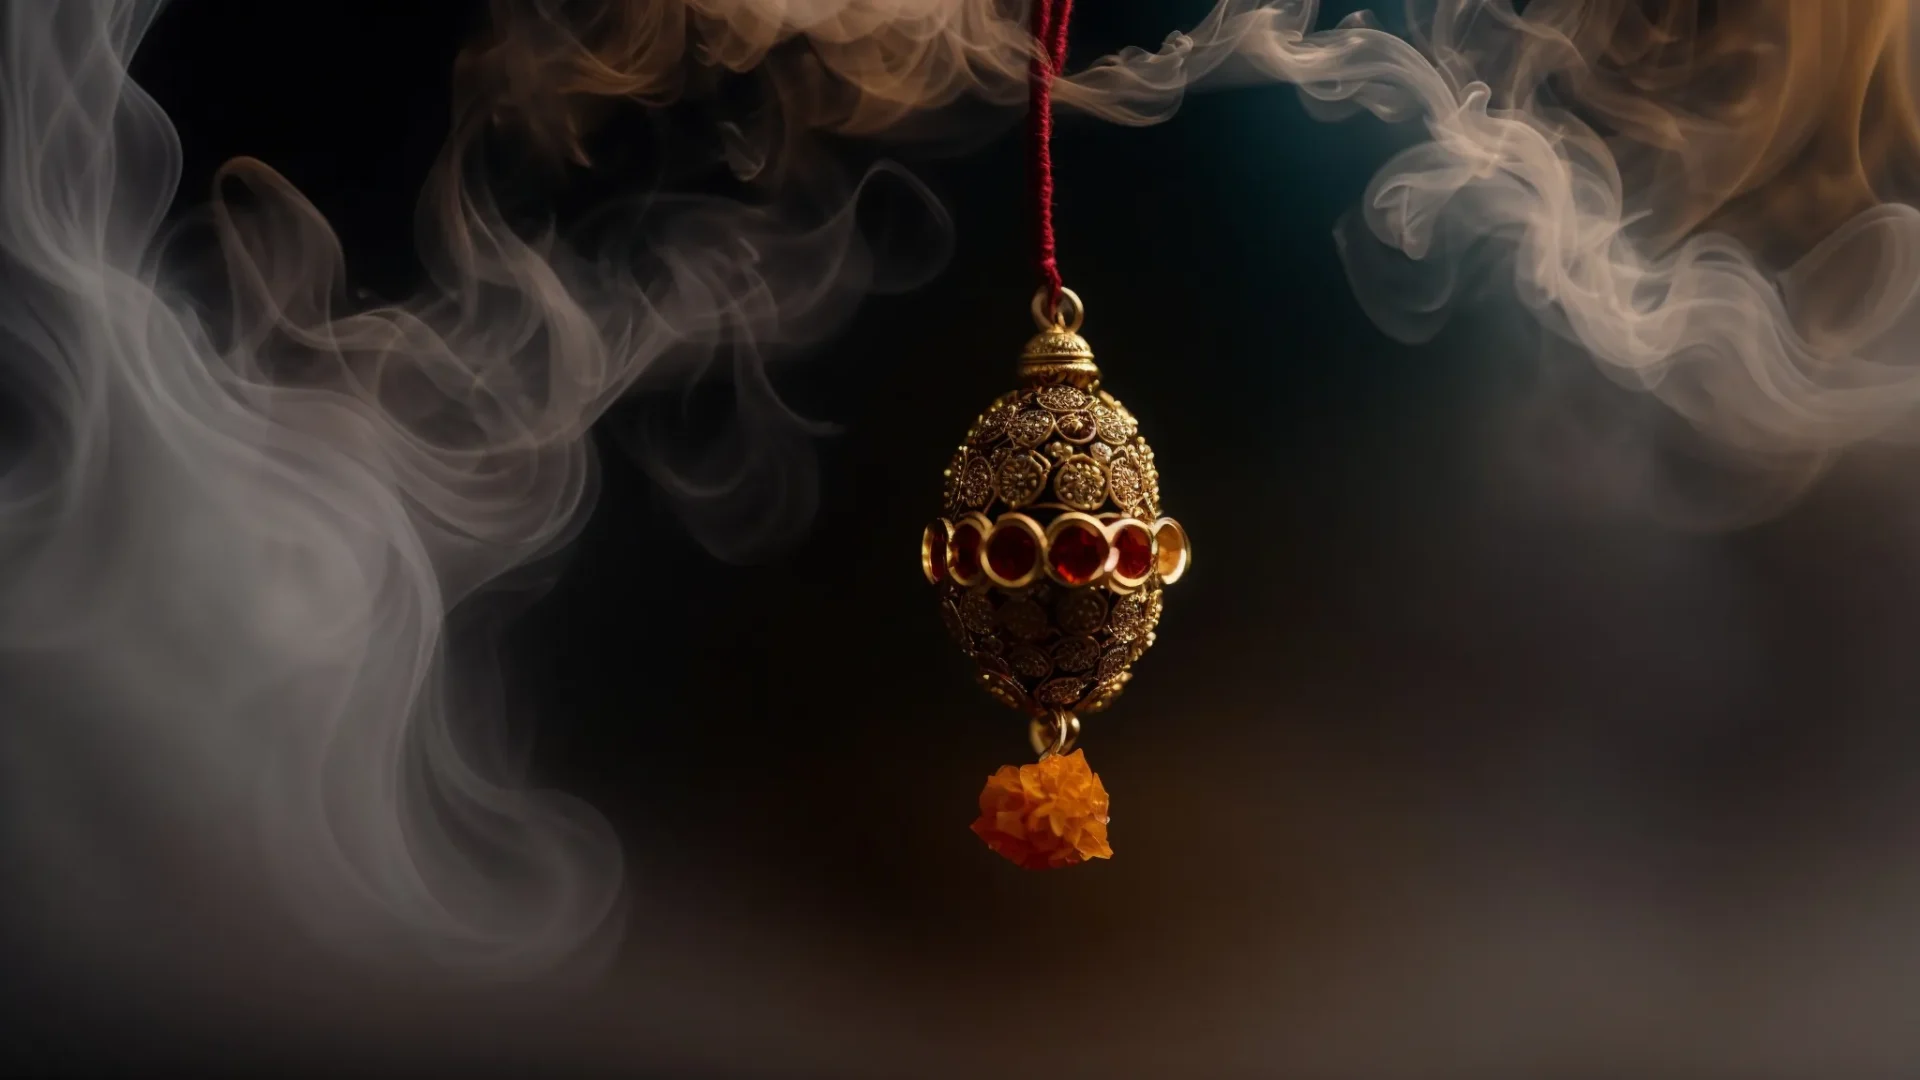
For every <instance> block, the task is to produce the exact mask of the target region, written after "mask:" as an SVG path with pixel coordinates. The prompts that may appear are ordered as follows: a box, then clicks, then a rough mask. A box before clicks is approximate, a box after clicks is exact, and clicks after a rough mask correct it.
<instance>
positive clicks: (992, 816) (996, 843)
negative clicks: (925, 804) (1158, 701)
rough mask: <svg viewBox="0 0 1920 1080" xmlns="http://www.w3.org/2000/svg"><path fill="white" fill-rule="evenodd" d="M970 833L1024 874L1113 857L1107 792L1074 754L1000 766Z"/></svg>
mask: <svg viewBox="0 0 1920 1080" xmlns="http://www.w3.org/2000/svg"><path fill="white" fill-rule="evenodd" d="M973 831H974V832H975V833H977V834H979V837H980V839H982V840H984V841H986V843H987V846H988V847H990V848H992V849H993V850H994V851H995V852H997V853H999V854H1000V855H1002V856H1004V857H1005V858H1006V859H1008V860H1009V861H1011V862H1013V863H1016V864H1018V865H1020V866H1023V867H1026V868H1027V869H1028V870H1049V869H1054V868H1057V867H1062V866H1072V865H1073V864H1075V863H1077V862H1080V861H1082V860H1085V859H1110V858H1112V857H1113V849H1112V848H1111V847H1108V846H1107V789H1106V788H1105V787H1103V786H1102V785H1101V783H1100V777H1099V775H1098V774H1096V773H1095V772H1094V771H1093V770H1092V769H1091V768H1089V767H1088V766H1087V759H1086V756H1085V755H1084V754H1083V753H1082V752H1081V751H1079V750H1075V751H1074V752H1073V753H1071V754H1049V755H1048V756H1046V757H1044V758H1042V759H1041V760H1040V761H1039V762H1037V763H1036V764H1033V765H1021V766H1018V767H1015V766H1012V765H1002V766H1000V770H999V771H998V772H996V773H994V774H993V775H992V776H990V777H988V778H987V786H986V787H984V788H982V789H981V791H980V817H979V819H978V820H976V821H975V822H974V823H973Z"/></svg>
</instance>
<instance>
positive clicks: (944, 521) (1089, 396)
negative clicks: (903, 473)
mask: <svg viewBox="0 0 1920 1080" xmlns="http://www.w3.org/2000/svg"><path fill="white" fill-rule="evenodd" d="M1043 298H1044V293H1043V294H1041V295H1038V296H1036V297H1035V304H1034V315H1035V319H1036V321H1038V322H1040V323H1041V326H1042V329H1041V333H1040V334H1039V335H1038V336H1037V337H1035V338H1034V339H1033V340H1032V341H1031V342H1029V343H1028V345H1027V349H1026V351H1025V352H1024V353H1023V354H1022V356H1021V360H1020V365H1019V376H1020V381H1021V386H1020V388H1019V389H1016V390H1013V391H1011V392H1009V393H1007V394H1003V395H1002V396H1001V397H1000V398H999V399H998V400H997V401H995V402H994V403H993V405H992V406H991V407H990V408H988V409H987V411H986V412H984V413H982V414H981V415H980V417H979V418H978V419H977V420H976V421H975V422H974V425H973V428H972V430H970V431H969V432H968V433H967V439H966V442H965V443H963V444H962V445H961V446H960V448H959V450H958V451H957V452H956V453H955V454H954V457H953V460H952V462H951V464H950V465H949V466H948V468H947V471H946V478H947V483H946V485H945V504H944V506H943V508H942V516H941V517H940V518H938V519H936V520H935V521H934V522H933V523H932V524H930V525H928V526H927V528H926V530H925V532H924V533H923V534H922V537H921V545H920V562H921V570H922V572H923V573H924V574H925V576H926V579H927V581H928V582H929V583H930V584H932V585H933V586H934V587H935V589H936V590H937V593H938V596H939V598H940V612H941V616H942V619H943V620H944V621H945V622H946V625H947V630H948V632H949V634H950V635H951V636H952V637H953V639H954V641H955V642H956V643H957V644H959V645H960V647H961V648H962V649H964V650H966V652H967V653H968V655H970V656H971V657H972V658H973V660H974V662H975V663H976V664H977V665H978V666H979V669H980V674H979V681H980V683H981V685H982V686H983V687H984V688H985V689H986V690H987V692H988V693H990V694H992V695H993V696H994V697H995V698H996V699H997V700H999V701H1000V702H1002V703H1003V704H1006V705H1008V706H1010V707H1013V708H1016V709H1019V710H1021V711H1023V712H1025V713H1028V714H1029V715H1030V716H1033V717H1035V718H1040V719H1044V720H1046V721H1047V722H1048V723H1051V724H1055V725H1059V724H1062V723H1065V722H1067V721H1068V720H1070V719H1071V717H1072V716H1073V715H1086V714H1091V713H1096V712H1099V711H1101V710H1102V709H1105V708H1107V707H1108V706H1109V705H1111V704H1112V703H1113V700H1114V698H1116V697H1117V696H1118V695H1119V693H1120V691H1121V689H1122V688H1123V687H1124V686H1125V684H1126V682H1127V680H1128V679H1129V678H1130V677H1131V676H1130V669H1131V667H1132V666H1133V664H1134V662H1135V661H1137V660H1138V659H1139V658H1140V656H1141V655H1142V654H1143V653H1145V652H1146V650H1147V647H1148V646H1149V645H1151V644H1152V642H1153V630H1154V627H1155V626H1156V625H1157V624H1158V622H1159V619H1160V610H1161V590H1162V589H1163V588H1164V587H1165V586H1167V585H1171V584H1173V583H1174V582H1175V581H1178V580H1179V579H1180V577H1181V575H1183V574H1184V573H1185V572H1186V569H1187V565H1188V562H1189V560H1190V557H1191V552H1190V548H1189V545H1188V542H1187V536H1186V533H1185V531H1184V530H1182V529H1181V527H1180V525H1179V523H1177V522H1175V521H1174V520H1173V519H1172V518H1169V517H1166V516H1164V515H1163V513H1162V510H1161V504H1160V479H1159V473H1158V472H1157V471H1156V470H1155V468H1154V466H1153V456H1152V452H1151V451H1150V450H1149V449H1148V448H1147V444H1146V440H1145V439H1143V438H1142V437H1141V436H1140V433H1139V424H1138V422H1137V421H1135V419H1134V417H1133V414H1132V413H1130V412H1128V411H1127V408H1126V406H1125V405H1123V404H1121V403H1120V401H1119V400H1118V399H1117V398H1115V397H1114V396H1113V395H1112V394H1109V393H1108V392H1107V391H1105V390H1104V389H1101V388H1100V371H1099V369H1098V368H1097V367H1095V366H1094V363H1093V350H1092V349H1091V348H1090V347H1089V346H1088V345H1087V343H1086V341H1085V340H1084V339H1083V338H1081V337H1080V335H1079V333H1078V332H1077V331H1078V327H1079V325H1080V316H1081V308H1080V302H1079V298H1078V297H1076V296H1074V295H1073V293H1072V292H1071V291H1067V292H1065V293H1064V296H1063V299H1064V301H1065V302H1064V303H1063V304H1062V305H1061V309H1060V311H1059V312H1057V313H1055V314H1054V316H1053V318H1052V319H1051V320H1049V319H1046V318H1043V315H1044V312H1043V310H1042V305H1041V301H1042V299H1043ZM1063 316H1067V317H1063ZM1075 730H1077V722H1076V726H1075Z"/></svg>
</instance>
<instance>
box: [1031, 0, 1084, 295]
mask: <svg viewBox="0 0 1920 1080" xmlns="http://www.w3.org/2000/svg"><path fill="white" fill-rule="evenodd" d="M1072 14H1073V0H1033V37H1034V40H1036V41H1038V42H1039V43H1040V48H1041V51H1042V53H1044V56H1042V57H1038V58H1036V59H1035V60H1034V62H1033V77H1032V78H1033V103H1032V113H1031V117H1030V119H1031V124H1030V128H1029V135H1030V136H1031V139H1032V144H1033V201H1034V207H1035V209H1036V211H1037V214H1036V217H1037V219H1038V223H1039V228H1040V235H1039V244H1040V278H1041V280H1042V281H1044V282H1045V283H1046V286H1047V292H1048V301H1047V311H1048V312H1049V313H1050V314H1051V313H1052V312H1055V311H1058V310H1059V309H1060V290H1061V289H1062V288H1063V287H1064V286H1063V284H1062V282H1061V280H1060V264H1059V261H1058V260H1057V259H1056V258H1055V256H1054V246H1053V79H1054V76H1056V75H1058V74H1059V73H1060V69H1061V68H1064V67H1065V66H1066V64H1067V19H1068V17H1069V16H1071V15H1072Z"/></svg>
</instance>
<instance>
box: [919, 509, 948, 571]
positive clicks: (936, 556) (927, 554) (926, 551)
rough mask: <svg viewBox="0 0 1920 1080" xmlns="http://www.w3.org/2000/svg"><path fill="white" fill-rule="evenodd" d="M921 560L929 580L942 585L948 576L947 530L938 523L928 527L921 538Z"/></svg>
mask: <svg viewBox="0 0 1920 1080" xmlns="http://www.w3.org/2000/svg"><path fill="white" fill-rule="evenodd" d="M920 560H921V563H922V564H923V566H924V567H925V569H926V571H927V580H928V581H931V582H933V583H934V584H935V585H938V584H940V582H941V581H942V580H944V579H945V578H946V576H947V529H946V526H945V525H943V524H942V523H940V522H938V521H936V522H934V523H933V524H931V525H929V526H927V531H926V533H925V534H923V535H922V536H921V538H920Z"/></svg>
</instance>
